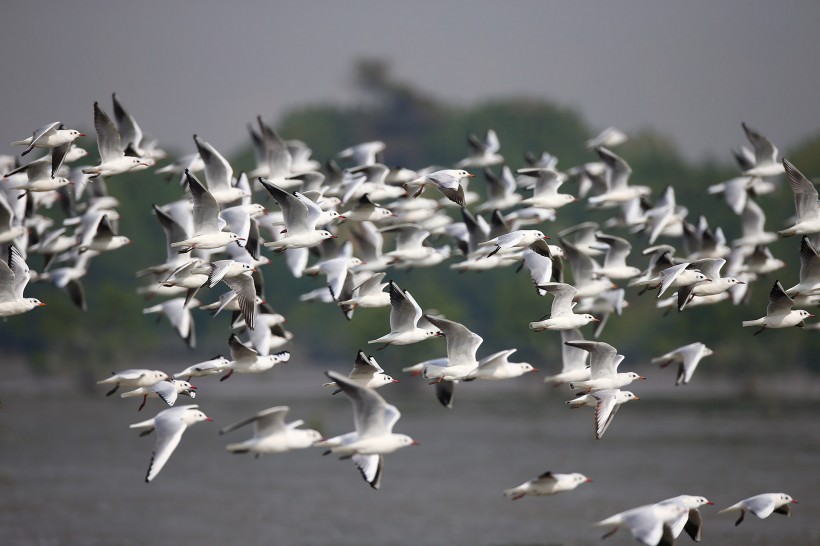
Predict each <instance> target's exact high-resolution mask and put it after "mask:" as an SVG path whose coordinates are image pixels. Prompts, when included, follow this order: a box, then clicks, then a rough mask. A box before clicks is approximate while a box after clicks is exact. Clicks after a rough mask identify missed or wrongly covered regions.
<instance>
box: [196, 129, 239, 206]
mask: <svg viewBox="0 0 820 546" xmlns="http://www.w3.org/2000/svg"><path fill="white" fill-rule="evenodd" d="M194 143H195V144H196V149H197V151H198V152H199V156H200V157H201V158H202V163H203V164H204V165H205V183H206V184H207V185H208V191H209V192H210V194H211V195H212V196H213V198H214V199H215V200H216V202H217V204H218V205H219V206H220V207H221V206H224V205H227V204H229V203H234V202H236V201H239V200H240V199H242V198H243V197H245V196H246V193H245V191H244V190H243V189H242V188H239V187H236V186H234V185H233V168H231V164H230V163H228V160H227V159H225V158H224V157H223V156H222V154H220V153H219V152H218V151H217V150H216V148H214V147H213V146H211V145H210V144H209V143H207V142H205V141H204V140H202V139H200V138H199V137H198V136H197V135H194Z"/></svg>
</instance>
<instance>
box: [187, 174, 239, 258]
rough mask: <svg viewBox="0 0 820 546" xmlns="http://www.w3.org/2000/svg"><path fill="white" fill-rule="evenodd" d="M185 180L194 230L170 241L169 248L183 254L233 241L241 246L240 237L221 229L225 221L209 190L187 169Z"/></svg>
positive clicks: (225, 244) (213, 247) (222, 245)
mask: <svg viewBox="0 0 820 546" xmlns="http://www.w3.org/2000/svg"><path fill="white" fill-rule="evenodd" d="M185 180H186V182H187V184H188V188H189V189H190V190H191V197H192V198H193V201H194V232H193V235H192V236H191V237H189V238H187V239H183V240H182V241H175V242H173V243H171V248H177V249H179V250H178V252H179V253H180V254H185V253H187V252H191V251H192V250H194V249H207V250H210V249H218V248H224V247H226V246H227V245H229V244H231V243H232V242H234V241H236V243H237V244H239V245H240V246H241V243H240V242H239V241H241V240H243V238H242V237H240V236H239V235H237V234H236V233H233V232H230V231H222V228H223V227H224V226H225V221H224V220H222V219H221V218H220V216H219V205H218V204H217V202H216V199H214V196H213V195H211V192H209V191H208V190H206V189H205V186H203V185H202V182H200V181H199V180H198V179H197V178H196V177H195V176H194V175H193V174H191V172H190V171H188V170H186V171H185Z"/></svg>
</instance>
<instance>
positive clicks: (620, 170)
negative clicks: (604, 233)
mask: <svg viewBox="0 0 820 546" xmlns="http://www.w3.org/2000/svg"><path fill="white" fill-rule="evenodd" d="M595 151H596V152H597V154H598V157H600V158H601V161H603V162H604V163H605V164H606V167H607V169H606V175H607V181H608V183H609V184H608V186H609V188H608V190H607V191H605V192H604V193H602V194H600V195H596V196H594V197H590V198H589V199H588V202H589V204H590V205H593V206H599V207H606V206H613V205H618V204H620V203H625V202H627V201H631V200H632V199H634V198H636V197H641V196H644V195H649V193H650V190H649V188H647V187H646V186H630V185H629V176H630V175H631V174H632V168H631V167H630V166H629V165H628V164H627V162H626V161H624V160H623V159H621V158H620V157H618V156H617V155H615V154H614V153H612V152H611V151H609V150H607V149H606V148H603V147H600V146H599V147H597V148H595Z"/></svg>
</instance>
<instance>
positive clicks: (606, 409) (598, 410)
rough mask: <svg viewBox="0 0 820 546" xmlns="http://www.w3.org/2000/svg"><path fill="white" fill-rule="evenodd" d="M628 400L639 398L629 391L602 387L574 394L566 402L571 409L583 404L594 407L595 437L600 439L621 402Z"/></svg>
mask: <svg viewBox="0 0 820 546" xmlns="http://www.w3.org/2000/svg"><path fill="white" fill-rule="evenodd" d="M630 400H640V398H638V396H636V395H635V394H634V393H632V392H631V391H622V390H620V389H602V390H597V391H594V392H590V393H588V394H582V395H581V396H576V397H575V398H573V399H572V400H567V401H566V404H568V405H569V407H570V408H572V409H578V408H582V407H584V406H590V407H593V408H595V415H594V417H595V419H594V421H593V422H594V423H595V439H596V440H600V439H601V437H602V436H603V435H604V432H606V429H608V428H609V425H610V424H611V423H612V419H614V418H615V414H616V413H617V412H618V408H619V407H621V404H625V403H626V402H629V401H630Z"/></svg>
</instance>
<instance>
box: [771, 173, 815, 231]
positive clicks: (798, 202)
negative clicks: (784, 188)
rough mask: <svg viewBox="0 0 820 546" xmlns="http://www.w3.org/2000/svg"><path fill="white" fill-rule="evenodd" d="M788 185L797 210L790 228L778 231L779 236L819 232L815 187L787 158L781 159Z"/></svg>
mask: <svg viewBox="0 0 820 546" xmlns="http://www.w3.org/2000/svg"><path fill="white" fill-rule="evenodd" d="M783 167H784V168H785V169H786V176H787V177H788V179H789V185H790V186H791V188H792V193H794V208H795V211H796V212H797V221H796V222H795V224H794V225H793V226H791V227H790V228H787V229H784V230H781V231H778V232H777V234H778V235H779V236H781V237H792V236H794V235H810V234H812V233H817V232H820V201H818V198H817V188H815V187H814V184H812V182H811V180H809V179H808V178H806V177H805V176H804V175H803V173H801V172H800V171H798V170H797V167H795V166H794V165H792V164H791V163H790V162H788V161H787V160H785V159H784V160H783Z"/></svg>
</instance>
